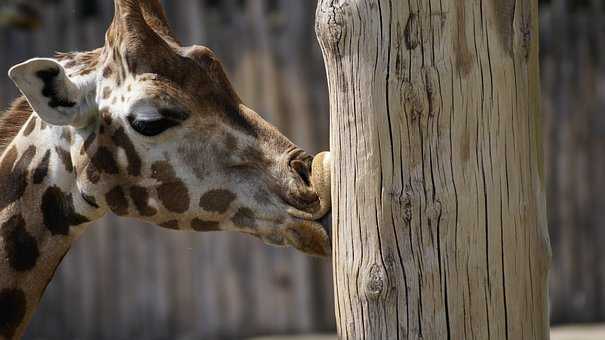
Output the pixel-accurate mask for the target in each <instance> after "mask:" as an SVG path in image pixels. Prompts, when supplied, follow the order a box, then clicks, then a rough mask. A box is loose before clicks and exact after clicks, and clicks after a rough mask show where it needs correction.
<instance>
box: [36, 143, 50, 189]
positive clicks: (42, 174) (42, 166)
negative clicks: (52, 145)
mask: <svg viewBox="0 0 605 340" xmlns="http://www.w3.org/2000/svg"><path fill="white" fill-rule="evenodd" d="M49 163H50V150H46V153H45V154H44V157H43V158H42V160H41V161H40V163H39V164H38V166H37V167H36V169H35V170H34V184H40V183H42V182H43V181H44V179H45V178H46V176H47V175H48V166H49Z"/></svg>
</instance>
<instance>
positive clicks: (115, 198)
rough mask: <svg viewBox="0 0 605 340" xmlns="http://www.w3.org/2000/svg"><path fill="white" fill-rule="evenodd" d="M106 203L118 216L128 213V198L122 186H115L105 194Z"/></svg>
mask: <svg viewBox="0 0 605 340" xmlns="http://www.w3.org/2000/svg"><path fill="white" fill-rule="evenodd" d="M105 200H106V201H107V205H108V206H109V208H110V209H111V211H113V213H114V214H116V215H118V216H126V215H128V199H127V198H126V194H124V190H123V189H122V187H120V186H117V187H115V188H113V189H112V190H111V191H110V192H108V193H107V195H105Z"/></svg>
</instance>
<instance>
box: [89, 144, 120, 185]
mask: <svg viewBox="0 0 605 340" xmlns="http://www.w3.org/2000/svg"><path fill="white" fill-rule="evenodd" d="M86 170H87V176H88V179H89V180H90V181H91V182H92V183H97V182H99V180H100V179H101V175H102V174H103V173H107V174H110V175H116V174H118V173H120V169H119V168H118V163H117V162H116V160H115V158H114V157H113V154H112V153H111V151H109V149H107V148H106V147H104V146H101V147H99V149H98V150H97V152H96V153H95V155H94V156H93V157H92V158H91V160H90V164H89V165H88V167H87V168H86Z"/></svg>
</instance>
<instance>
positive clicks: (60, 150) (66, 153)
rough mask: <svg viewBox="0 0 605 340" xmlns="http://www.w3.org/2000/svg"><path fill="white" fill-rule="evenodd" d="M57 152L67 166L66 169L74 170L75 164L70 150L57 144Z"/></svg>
mask: <svg viewBox="0 0 605 340" xmlns="http://www.w3.org/2000/svg"><path fill="white" fill-rule="evenodd" d="M55 152H56V153H57V156H59V159H60V160H61V162H62V163H63V165H64V166H65V170H66V171H67V172H69V173H72V172H74V165H73V163H72V161H71V154H70V153H69V151H67V150H65V149H63V148H61V147H58V146H57V147H55Z"/></svg>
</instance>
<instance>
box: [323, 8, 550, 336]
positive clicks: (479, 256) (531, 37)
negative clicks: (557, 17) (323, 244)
mask: <svg viewBox="0 0 605 340" xmlns="http://www.w3.org/2000/svg"><path fill="white" fill-rule="evenodd" d="M317 31H318V36H319V40H320V44H321V46H322V50H323V52H324V56H325V62H326V69H327V75H328V87H329V89H330V108H331V110H330V111H331V118H332V126H331V136H330V139H331V152H332V156H333V159H334V162H335V163H334V172H333V177H332V184H333V189H332V194H333V195H332V196H333V219H334V222H335V230H334V259H333V261H334V279H335V291H336V301H337V302H336V318H337V327H338V332H339V335H340V336H341V337H342V338H345V339H439V340H440V339H520V340H523V339H527V340H537V339H539V340H545V339H548V338H549V322H548V271H549V267H550V245H549V239H548V226H547V223H546V192H545V186H544V182H545V178H544V164H543V150H542V148H543V145H542V144H543V143H542V118H541V114H540V102H539V101H540V93H539V92H540V84H539V82H540V79H539V59H538V53H539V48H538V38H539V36H538V1H537V0H535V1H534V0H528V1H455V0H441V1H430V0H429V1H412V2H409V1H389V0H374V1H364V0H342V1H331V0H320V1H319V4H318V10H317Z"/></svg>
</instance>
